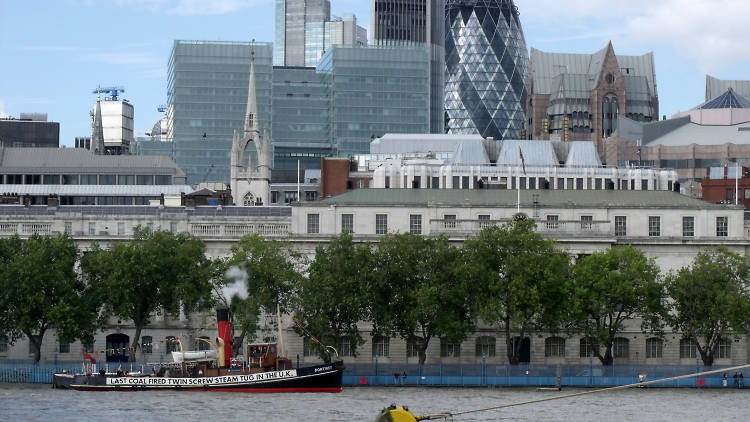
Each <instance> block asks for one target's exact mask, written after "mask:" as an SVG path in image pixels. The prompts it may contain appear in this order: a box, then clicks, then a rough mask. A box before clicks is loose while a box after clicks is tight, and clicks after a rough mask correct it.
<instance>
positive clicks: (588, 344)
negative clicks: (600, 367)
mask: <svg viewBox="0 0 750 422" xmlns="http://www.w3.org/2000/svg"><path fill="white" fill-rule="evenodd" d="M597 351H599V344H597V343H596V340H594V339H593V338H591V337H584V338H582V339H581V341H580V346H579V353H578V355H579V356H580V357H582V358H587V357H591V356H594V355H595V354H596V352H597Z"/></svg>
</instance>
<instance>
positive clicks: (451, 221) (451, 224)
mask: <svg viewBox="0 0 750 422" xmlns="http://www.w3.org/2000/svg"><path fill="white" fill-rule="evenodd" d="M443 223H444V225H445V228H446V229H455V228H456V215H455V214H446V215H445V216H443Z"/></svg>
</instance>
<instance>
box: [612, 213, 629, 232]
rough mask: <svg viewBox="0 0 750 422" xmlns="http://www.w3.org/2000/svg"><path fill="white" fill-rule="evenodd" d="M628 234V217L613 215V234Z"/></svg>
mask: <svg viewBox="0 0 750 422" xmlns="http://www.w3.org/2000/svg"><path fill="white" fill-rule="evenodd" d="M627 235H628V217H626V216H624V215H616V216H615V236H627Z"/></svg>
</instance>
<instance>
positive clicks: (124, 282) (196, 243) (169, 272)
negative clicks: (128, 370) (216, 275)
mask: <svg viewBox="0 0 750 422" xmlns="http://www.w3.org/2000/svg"><path fill="white" fill-rule="evenodd" d="M81 268H82V269H83V271H84V273H85V274H86V275H87V277H88V278H89V280H90V283H91V284H92V285H94V286H96V287H97V289H98V290H99V292H100V298H101V300H102V303H103V304H104V310H105V314H104V315H106V316H115V317H118V318H123V319H130V320H132V321H133V324H134V325H135V334H134V336H133V339H132V343H131V350H136V348H137V347H138V344H139V340H140V336H141V332H142V330H143V328H144V327H146V326H148V325H149V324H150V323H151V320H150V318H151V316H152V315H154V314H155V313H161V312H165V313H169V314H172V315H177V314H178V313H179V312H180V310H182V311H184V312H185V313H186V314H188V313H191V312H195V311H198V310H201V309H206V308H208V307H210V306H212V305H213V301H212V296H211V291H212V287H211V286H212V280H211V278H212V275H213V268H212V263H211V261H210V260H209V259H208V258H206V246H205V244H204V243H203V241H202V240H201V239H199V238H197V237H194V236H192V235H189V234H186V233H179V234H172V233H170V232H166V231H158V232H153V233H152V232H150V231H149V230H148V229H143V228H138V229H137V230H136V232H135V234H134V236H133V240H131V241H128V242H122V243H115V244H113V245H111V247H109V248H108V249H103V248H101V247H100V246H99V245H96V244H95V245H93V246H92V248H91V250H90V251H89V252H88V253H87V254H85V255H84V257H83V259H82V260H81Z"/></svg>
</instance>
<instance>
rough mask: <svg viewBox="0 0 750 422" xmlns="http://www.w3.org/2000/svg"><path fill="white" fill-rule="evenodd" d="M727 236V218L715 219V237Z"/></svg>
mask: <svg viewBox="0 0 750 422" xmlns="http://www.w3.org/2000/svg"><path fill="white" fill-rule="evenodd" d="M728 235H729V217H716V236H718V237H727V236H728Z"/></svg>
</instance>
